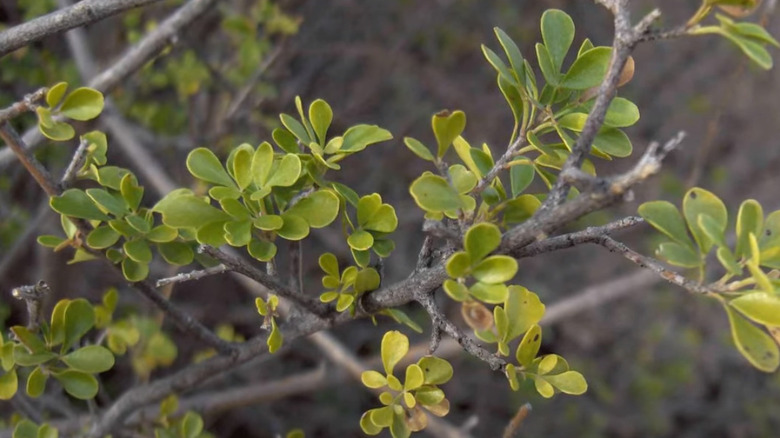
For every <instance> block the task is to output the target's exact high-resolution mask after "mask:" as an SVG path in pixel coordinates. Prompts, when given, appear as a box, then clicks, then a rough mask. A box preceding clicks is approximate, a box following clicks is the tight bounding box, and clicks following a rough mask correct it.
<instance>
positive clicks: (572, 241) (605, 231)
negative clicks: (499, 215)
mask: <svg viewBox="0 0 780 438" xmlns="http://www.w3.org/2000/svg"><path fill="white" fill-rule="evenodd" d="M643 222H644V220H643V219H642V218H641V217H638V216H628V217H624V218H623V219H620V220H617V221H615V222H610V223H608V224H606V225H602V226H600V227H588V228H586V229H584V230H582V231H577V232H574V233H569V234H562V235H560V236H555V237H550V238H547V239H544V240H541V241H538V242H534V243H532V244H530V245H527V246H524V247H522V248H520V249H518V250H516V251H511V252H510V253H509V255H511V256H512V257H514V258H517V259H519V258H524V257H534V256H537V255H539V254H544V253H547V252H552V251H558V250H560V249H566V248H571V247H573V246H577V245H582V244H583V243H592V242H594V241H595V240H596V239H600V238H601V237H603V236H608V235H610V234H613V233H615V232H617V231H621V230H624V229H626V228H630V227H633V226H635V225H638V224H641V223H643Z"/></svg>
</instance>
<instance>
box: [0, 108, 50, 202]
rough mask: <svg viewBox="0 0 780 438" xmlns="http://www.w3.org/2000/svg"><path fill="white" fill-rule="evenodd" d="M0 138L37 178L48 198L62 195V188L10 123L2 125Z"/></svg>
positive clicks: (0, 126)
mask: <svg viewBox="0 0 780 438" xmlns="http://www.w3.org/2000/svg"><path fill="white" fill-rule="evenodd" d="M0 137H1V138H2V139H3V141H5V144H6V145H8V148H9V149H11V150H12V151H13V152H14V153H15V154H16V156H17V157H18V158H19V161H21V162H22V165H23V166H24V167H25V168H26V169H27V171H28V172H29V173H30V175H31V176H32V177H33V178H35V181H36V182H37V183H38V185H39V186H41V188H42V189H43V191H44V192H46V194H47V195H48V196H57V195H59V194H60V188H59V187H58V186H57V183H56V182H54V179H53V178H52V176H51V174H50V173H49V171H48V170H46V168H45V167H43V165H42V164H41V163H40V161H38V159H37V158H35V156H34V155H33V154H32V152H30V151H29V150H28V148H27V146H26V145H25V144H24V140H22V138H21V137H19V133H18V132H16V130H15V129H14V128H13V127H12V126H11V125H10V124H9V123H8V122H3V123H2V124H0Z"/></svg>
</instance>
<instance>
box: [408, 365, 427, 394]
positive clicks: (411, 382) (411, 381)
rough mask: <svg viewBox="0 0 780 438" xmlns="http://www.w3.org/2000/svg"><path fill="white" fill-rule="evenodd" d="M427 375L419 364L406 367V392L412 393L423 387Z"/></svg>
mask: <svg viewBox="0 0 780 438" xmlns="http://www.w3.org/2000/svg"><path fill="white" fill-rule="evenodd" d="M424 381H425V375H424V374H423V370H422V368H420V366H419V365H417V364H414V363H413V364H411V365H409V366H408V367H406V376H405V377H404V390H405V391H412V390H414V389H417V388H419V387H421V386H422V385H423V382H424Z"/></svg>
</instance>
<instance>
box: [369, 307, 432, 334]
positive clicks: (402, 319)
mask: <svg viewBox="0 0 780 438" xmlns="http://www.w3.org/2000/svg"><path fill="white" fill-rule="evenodd" d="M379 313H381V314H382V315H387V316H389V317H390V318H393V319H394V320H395V322H397V323H399V324H403V325H405V326H407V327H409V328H410V329H412V330H414V331H416V332H417V333H422V332H423V329H422V327H420V325H419V324H417V323H416V322H415V321H414V320H413V319H412V318H410V317H409V315H407V314H406V313H404V312H403V311H401V310H398V309H385V310H383V311H381V312H379Z"/></svg>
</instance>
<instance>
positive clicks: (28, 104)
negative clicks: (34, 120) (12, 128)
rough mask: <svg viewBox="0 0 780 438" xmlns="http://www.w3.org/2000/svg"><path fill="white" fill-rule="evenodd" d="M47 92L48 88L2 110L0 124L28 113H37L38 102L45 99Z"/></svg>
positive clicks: (0, 111)
mask: <svg viewBox="0 0 780 438" xmlns="http://www.w3.org/2000/svg"><path fill="white" fill-rule="evenodd" d="M47 91H48V89H47V88H41V89H39V90H37V91H35V92H33V93H30V94H28V95H26V96H24V98H23V99H22V100H20V101H19V102H16V103H14V104H13V105H11V106H9V107H8V108H5V109H2V110H0V123H3V122H7V121H9V120H11V119H13V118H16V117H18V116H20V115H22V114H24V113H26V112H30V111H35V107H36V102H38V101H39V100H41V99H43V97H44V96H45V95H46V92H47Z"/></svg>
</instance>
